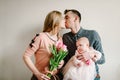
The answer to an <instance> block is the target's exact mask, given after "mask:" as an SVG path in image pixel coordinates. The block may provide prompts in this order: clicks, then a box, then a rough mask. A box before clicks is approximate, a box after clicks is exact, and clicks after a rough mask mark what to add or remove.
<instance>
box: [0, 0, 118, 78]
mask: <svg viewBox="0 0 120 80" xmlns="http://www.w3.org/2000/svg"><path fill="white" fill-rule="evenodd" d="M71 8H72V9H77V10H79V11H80V12H81V15H82V22H81V26H82V27H83V28H86V29H94V30H96V31H97V32H98V33H99V35H100V37H101V40H102V44H103V49H104V53H105V57H106V63H105V64H103V65H100V74H101V78H102V79H101V80H119V79H120V69H119V68H120V61H119V57H120V46H119V45H120V42H119V41H120V1H119V0H0V80H30V77H31V75H32V73H31V72H30V70H29V69H28V68H27V67H26V66H25V64H24V62H23V59H22V56H23V53H24V51H25V49H26V47H27V46H28V44H29V43H30V41H31V39H32V38H33V36H34V35H35V34H36V33H39V32H41V31H42V27H43V22H44V19H45V16H46V15H47V13H48V12H50V11H52V10H59V11H61V12H62V13H63V11H64V10H65V9H71ZM65 32H66V30H63V31H61V33H62V34H63V33H65Z"/></svg>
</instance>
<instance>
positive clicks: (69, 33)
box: [63, 32, 72, 36]
mask: <svg viewBox="0 0 120 80" xmlns="http://www.w3.org/2000/svg"><path fill="white" fill-rule="evenodd" d="M71 34H72V32H67V33H65V34H63V36H68V35H71Z"/></svg>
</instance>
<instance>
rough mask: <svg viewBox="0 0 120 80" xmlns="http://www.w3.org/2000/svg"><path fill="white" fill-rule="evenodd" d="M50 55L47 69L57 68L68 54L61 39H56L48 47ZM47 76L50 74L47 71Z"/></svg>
mask: <svg viewBox="0 0 120 80" xmlns="http://www.w3.org/2000/svg"><path fill="white" fill-rule="evenodd" d="M50 50H51V53H52V57H51V58H50V62H49V65H50V67H49V70H50V71H53V70H55V69H57V68H58V66H59V63H60V62H61V61H62V60H63V59H64V58H65V57H66V55H67V54H68V51H67V47H66V45H64V44H63V42H62V41H57V42H56V44H55V45H52V46H51V47H50ZM47 76H48V77H50V78H51V76H52V74H50V73H48V74H47Z"/></svg>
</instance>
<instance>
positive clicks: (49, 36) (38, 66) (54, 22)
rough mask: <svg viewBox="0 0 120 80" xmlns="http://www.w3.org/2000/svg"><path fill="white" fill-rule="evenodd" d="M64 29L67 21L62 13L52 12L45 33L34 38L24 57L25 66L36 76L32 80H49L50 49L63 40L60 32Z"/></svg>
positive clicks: (47, 18)
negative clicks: (33, 58)
mask: <svg viewBox="0 0 120 80" xmlns="http://www.w3.org/2000/svg"><path fill="white" fill-rule="evenodd" d="M64 27H65V21H64V18H63V17H62V14H61V12H59V11H52V12H50V13H49V14H48V15H47V16H46V18H45V21H44V28H43V32H41V33H39V34H37V35H36V36H35V37H34V39H33V40H32V41H31V43H30V45H29V46H28V48H27V49H26V51H25V53H24V55H23V60H24V62H25V64H26V65H27V67H28V68H29V69H30V70H31V71H32V73H33V74H34V75H33V77H32V78H31V80H49V77H48V76H46V74H47V73H48V70H49V60H50V57H51V55H52V54H51V52H50V49H49V47H50V46H51V45H53V44H55V43H56V41H58V40H62V39H61V38H60V36H59V31H60V29H61V28H64ZM33 54H34V55H35V64H34V63H33V62H32V60H31V56H32V55H33ZM62 64H63V63H62ZM52 80H53V79H52Z"/></svg>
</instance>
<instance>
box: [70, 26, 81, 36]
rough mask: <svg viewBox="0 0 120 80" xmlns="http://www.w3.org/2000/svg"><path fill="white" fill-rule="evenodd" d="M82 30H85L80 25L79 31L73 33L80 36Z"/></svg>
mask: <svg viewBox="0 0 120 80" xmlns="http://www.w3.org/2000/svg"><path fill="white" fill-rule="evenodd" d="M82 31H83V28H82V27H80V29H79V31H78V32H77V33H76V34H73V33H72V35H74V36H76V37H77V36H79V35H80V34H81V33H82Z"/></svg>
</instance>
